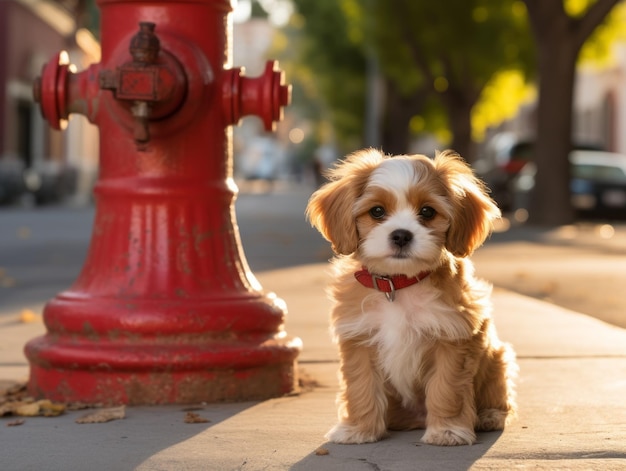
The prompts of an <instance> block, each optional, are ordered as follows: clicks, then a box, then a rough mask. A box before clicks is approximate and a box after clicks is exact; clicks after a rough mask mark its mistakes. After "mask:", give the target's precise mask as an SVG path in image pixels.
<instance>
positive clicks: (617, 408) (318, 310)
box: [0, 265, 626, 471]
mask: <svg viewBox="0 0 626 471" xmlns="http://www.w3.org/2000/svg"><path fill="white" fill-rule="evenodd" d="M325 271H326V265H303V266H299V267H294V268H286V269H280V270H274V271H268V272H263V273H257V276H258V278H259V280H260V281H261V283H262V284H263V286H264V288H265V289H267V290H270V291H275V292H276V293H277V294H278V295H279V296H280V297H282V298H283V299H285V301H287V304H288V306H289V319H288V323H287V332H288V333H289V334H290V335H294V336H299V337H301V338H302V340H303V342H304V350H303V352H302V354H301V356H300V359H299V364H300V369H301V370H302V371H303V372H304V373H305V374H306V375H308V376H310V377H311V378H313V379H314V380H315V381H316V382H317V383H318V384H319V385H318V386H317V387H315V388H314V389H313V391H310V392H303V393H302V394H300V395H294V396H290V397H284V398H279V399H273V400H268V401H263V402H250V403H237V404H217V405H213V404H212V405H203V406H200V407H199V410H196V412H197V413H198V414H200V415H201V416H202V417H204V418H207V419H209V420H210V422H209V423H201V424H186V423H184V422H183V419H184V416H185V409H187V407H185V406H166V407H132V408H127V414H126V418H125V419H124V420H117V421H113V422H108V423H104V424H91V425H88V424H85V425H79V424H76V423H75V420H76V418H77V417H78V416H80V415H82V414H83V413H84V411H79V412H71V413H67V414H65V415H63V416H60V417H55V418H40V417H37V418H28V419H26V421H25V423H24V424H23V425H21V426H17V427H7V426H6V423H8V422H9V421H10V420H11V419H8V418H3V419H1V421H0V450H1V452H0V469H2V470H4V471H23V470H37V471H41V470H46V471H57V470H58V471H73V470H77V471H78V470H81V471H82V470H85V469H87V470H89V471H100V470H103V471H104V470H106V471H110V470H115V471H123V470H146V471H147V470H168V471H169V470H173V471H178V470H202V471H207V470H209V471H212V470H217V471H222V470H286V469H293V470H315V471H318V470H342V471H344V470H345V471H350V470H393V471H396V470H397V471H401V470H466V469H496V470H509V469H516V468H521V469H527V468H528V469H550V470H554V469H563V470H565V469H573V470H613V469H615V470H617V469H626V330H622V329H619V328H616V327H612V326H610V325H608V324H604V323H602V322H600V321H597V320H595V319H592V318H590V317H587V316H584V315H581V314H578V313H575V312H572V311H568V310H565V309H562V308H559V307H557V306H554V305H551V304H547V303H544V302H541V301H537V300H534V299H531V298H527V297H524V296H520V295H517V294H513V293H511V292H508V291H504V290H496V291H495V292H494V303H495V317H496V325H497V328H498V331H499V333H500V336H501V338H503V339H504V340H507V341H509V342H511V343H513V345H514V347H515V349H516V351H517V354H518V358H519V364H520V368H521V372H520V378H519V381H518V403H519V418H518V419H517V420H516V421H515V422H513V423H512V425H511V426H510V427H509V428H507V430H505V431H504V432H502V433H483V434H479V443H477V444H476V445H473V446H471V447H468V446H462V447H449V448H447V447H435V446H429V445H423V444H421V443H420V442H419V439H420V437H421V435H422V433H423V431H411V432H394V433H392V434H391V437H390V438H388V439H386V440H384V441H381V442H378V443H373V444H367V445H336V444H332V443H327V442H326V441H325V440H324V434H325V433H326V431H327V430H328V429H329V428H330V427H331V426H332V425H333V423H334V421H335V405H334V398H335V393H336V391H337V380H336V371H337V367H338V365H337V356H336V353H335V347H334V346H333V345H332V343H331V342H330V339H329V335H328V324H327V316H328V310H329V302H328V300H327V299H326V296H325V294H324V287H325V285H326V282H327V278H326V273H325ZM33 308H34V310H35V309H36V306H34V307H33ZM2 319H3V320H2V322H3V323H2V325H0V355H1V357H2V361H1V362H0V365H1V366H0V385H1V384H2V383H4V384H6V383H7V381H17V380H22V379H25V377H26V376H27V374H28V365H27V363H26V362H25V360H24V357H23V355H22V353H21V349H22V347H23V345H24V344H25V343H26V341H28V340H29V339H31V338H33V337H35V336H36V335H40V334H41V333H43V331H44V327H43V325H42V324H41V322H33V323H20V322H19V321H18V313H15V315H7V316H2ZM320 447H321V448H323V449H325V450H327V451H328V454H325V455H319V454H316V450H318V449H320Z"/></svg>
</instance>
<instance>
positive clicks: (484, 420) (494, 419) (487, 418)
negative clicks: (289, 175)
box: [476, 409, 508, 432]
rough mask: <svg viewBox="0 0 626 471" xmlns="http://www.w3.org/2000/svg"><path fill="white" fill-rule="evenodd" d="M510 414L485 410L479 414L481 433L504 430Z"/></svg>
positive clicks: (495, 410)
mask: <svg viewBox="0 0 626 471" xmlns="http://www.w3.org/2000/svg"><path fill="white" fill-rule="evenodd" d="M507 415H508V413H507V412H506V411H503V410H499V409H485V410H483V411H480V412H479V413H478V426H477V427H476V428H477V429H478V430H479V431H481V432H491V431H492V430H502V429H504V425H505V424H506V421H507Z"/></svg>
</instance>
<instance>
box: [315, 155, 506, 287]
mask: <svg viewBox="0 0 626 471" xmlns="http://www.w3.org/2000/svg"><path fill="white" fill-rule="evenodd" d="M329 178H330V182H329V183H327V184H326V185H324V186H323V187H322V188H321V189H319V190H318V191H316V192H315V193H314V194H313V196H312V197H311V200H310V201H309V205H308V207H307V215H308V217H309V220H310V221H311V224H313V225H314V226H315V227H317V228H318V230H319V231H320V232H321V233H322V235H324V237H326V239H328V240H329V241H330V242H331V244H332V246H333V250H334V251H335V252H336V253H337V254H346V255H347V254H352V253H355V254H356V256H357V258H359V260H360V261H361V263H363V265H365V266H366V267H367V268H368V269H370V271H372V272H376V273H383V274H406V275H409V276H411V275H414V274H417V273H418V272H420V271H423V270H428V269H432V268H434V267H435V266H436V265H437V264H438V263H439V261H440V260H441V255H442V251H443V250H447V251H449V252H451V253H452V254H454V255H455V256H457V257H465V256H468V255H470V254H471V253H472V252H473V251H474V249H476V248H477V247H479V246H480V245H481V244H482V243H483V242H484V240H485V238H486V237H487V236H488V235H489V233H490V231H491V228H492V222H493V220H494V219H495V218H497V217H498V216H499V215H500V211H499V210H498V208H497V207H496V206H495V204H494V203H493V202H492V201H491V199H490V198H489V197H488V196H487V195H486V193H485V189H484V187H483V185H482V184H481V182H480V181H479V180H477V179H476V177H474V175H473V173H472V171H471V169H470V168H469V167H468V166H467V165H466V164H465V162H464V161H463V160H462V159H461V158H460V157H459V156H458V155H457V154H454V153H452V152H443V153H439V154H438V155H437V156H436V157H435V159H434V160H431V159H429V158H428V157H425V156H422V155H413V156H397V157H385V156H383V155H382V154H381V153H380V152H378V151H376V150H373V149H368V150H365V151H360V152H356V153H354V154H352V155H350V156H348V157H347V158H346V160H344V161H343V162H341V163H340V164H339V165H338V166H337V167H335V169H334V170H332V171H331V173H330V174H329Z"/></svg>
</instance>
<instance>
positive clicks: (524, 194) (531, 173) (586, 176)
mask: <svg viewBox="0 0 626 471" xmlns="http://www.w3.org/2000/svg"><path fill="white" fill-rule="evenodd" d="M569 160H570V164H571V182H570V190H571V197H572V206H573V207H574V209H575V210H576V212H577V213H578V214H579V215H580V216H582V217H589V218H594V217H599V218H609V219H626V155H624V154H617V153H614V152H604V151H595V150H574V151H572V152H571V153H570V156H569ZM535 174H536V167H535V165H534V164H533V163H529V164H527V165H525V166H524V168H523V169H522V170H521V171H520V172H519V173H518V175H517V177H516V178H515V181H514V182H513V187H514V193H515V203H514V205H515V209H519V208H528V204H529V200H530V192H531V191H532V189H533V188H534V186H535Z"/></svg>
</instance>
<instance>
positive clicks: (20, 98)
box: [0, 0, 98, 203]
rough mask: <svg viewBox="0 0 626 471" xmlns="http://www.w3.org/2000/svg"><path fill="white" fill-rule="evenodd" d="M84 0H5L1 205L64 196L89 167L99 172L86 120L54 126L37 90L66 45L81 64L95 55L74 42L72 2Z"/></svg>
mask: <svg viewBox="0 0 626 471" xmlns="http://www.w3.org/2000/svg"><path fill="white" fill-rule="evenodd" d="M78 4H79V2H69V1H68V2H65V4H64V3H63V2H53V1H50V0H4V1H0V37H1V39H0V110H2V111H1V112H0V203H8V202H12V201H15V200H19V199H20V198H23V197H24V195H30V198H31V199H32V200H33V201H35V202H37V203H47V202H53V201H58V200H60V199H63V198H65V197H67V196H71V195H74V194H75V193H76V192H77V190H79V189H80V188H81V185H82V183H83V180H84V178H83V174H82V172H83V171H85V170H86V171H90V172H91V173H92V175H93V173H94V172H95V170H94V162H97V131H96V130H95V129H89V127H90V125H87V124H85V123H82V122H81V120H80V119H72V120H71V123H70V125H69V127H68V130H67V132H63V133H61V132H59V131H54V130H52V129H51V128H50V127H49V126H48V124H47V123H46V122H45V121H44V120H43V118H42V116H41V113H40V111H39V106H38V104H37V103H35V102H34V100H33V94H32V86H33V82H34V80H35V78H36V77H37V76H39V75H40V74H41V68H42V66H43V65H44V64H45V63H46V62H48V61H49V60H50V59H51V58H52V57H53V56H54V54H56V53H57V52H59V51H61V50H68V51H69V52H70V57H71V59H72V62H74V63H76V64H78V65H79V66H80V65H83V64H84V62H85V61H88V60H90V59H93V58H92V57H89V56H90V55H93V54H97V51H96V52H95V53H94V52H93V51H85V50H84V49H83V48H81V47H80V46H79V44H78V43H77V41H76V37H77V36H76V33H77V25H76V21H75V19H74V18H75V13H76V12H75V11H71V10H68V9H67V6H68V5H69V6H72V5H73V6H78ZM83 42H85V41H83ZM87 42H88V40H87ZM96 49H97V48H96ZM95 59H96V60H97V59H98V58H95ZM77 131H78V132H77ZM85 132H86V133H85ZM94 140H95V146H94V145H93V141H94ZM94 151H95V153H94ZM85 162H87V164H85ZM90 179H93V176H92V177H91V178H90ZM83 186H84V185H83ZM87 191H89V190H87Z"/></svg>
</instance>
